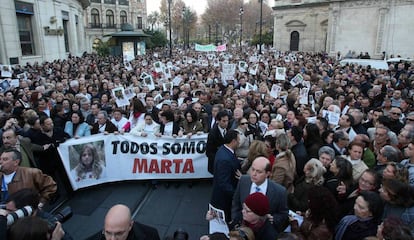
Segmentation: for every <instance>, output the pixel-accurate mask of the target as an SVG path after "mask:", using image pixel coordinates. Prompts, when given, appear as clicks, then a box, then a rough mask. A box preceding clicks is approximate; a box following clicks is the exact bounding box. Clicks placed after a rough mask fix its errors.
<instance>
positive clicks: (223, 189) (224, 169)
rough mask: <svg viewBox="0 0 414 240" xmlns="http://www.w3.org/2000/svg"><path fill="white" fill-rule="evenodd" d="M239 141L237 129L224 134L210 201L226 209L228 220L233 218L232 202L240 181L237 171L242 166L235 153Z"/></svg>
mask: <svg viewBox="0 0 414 240" xmlns="http://www.w3.org/2000/svg"><path fill="white" fill-rule="evenodd" d="M239 141H240V136H239V133H238V132H237V131H236V130H230V131H229V132H228V133H227V134H226V136H224V144H223V145H222V146H220V147H219V149H218V151H217V154H216V155H215V160H214V178H213V191H212V195H211V201H210V203H211V205H213V206H214V207H215V208H218V209H221V210H223V211H224V214H225V216H226V222H230V220H231V203H232V199H233V194H234V191H235V190H236V187H237V183H238V179H237V178H236V173H237V171H238V170H240V167H241V166H240V161H239V160H238V159H237V157H236V154H235V150H236V149H237V147H238V146H239Z"/></svg>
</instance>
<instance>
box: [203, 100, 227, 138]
mask: <svg viewBox="0 0 414 240" xmlns="http://www.w3.org/2000/svg"><path fill="white" fill-rule="evenodd" d="M221 111H223V105H222V104H214V106H213V108H212V109H211V115H210V116H208V118H207V124H206V126H207V129H206V132H209V131H210V130H211V129H212V128H214V126H216V125H217V114H218V113H219V112H221Z"/></svg>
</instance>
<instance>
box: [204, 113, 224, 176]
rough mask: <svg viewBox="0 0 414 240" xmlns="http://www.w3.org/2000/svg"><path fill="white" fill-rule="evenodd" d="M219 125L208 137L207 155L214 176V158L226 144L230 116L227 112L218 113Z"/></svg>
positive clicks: (210, 170)
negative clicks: (225, 136)
mask: <svg viewBox="0 0 414 240" xmlns="http://www.w3.org/2000/svg"><path fill="white" fill-rule="evenodd" d="M216 120H217V124H216V125H215V126H214V127H213V128H212V129H211V130H210V132H209V133H208V137H207V146H206V155H207V158H208V171H209V172H210V173H211V174H214V158H215V156H216V152H217V149H218V148H219V147H220V146H221V145H223V144H224V135H225V132H227V130H228V125H229V115H228V113H227V112H226V111H221V112H219V113H217V116H216Z"/></svg>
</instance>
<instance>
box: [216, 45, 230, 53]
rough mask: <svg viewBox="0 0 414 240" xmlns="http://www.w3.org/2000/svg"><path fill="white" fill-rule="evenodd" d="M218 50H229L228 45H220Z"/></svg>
mask: <svg viewBox="0 0 414 240" xmlns="http://www.w3.org/2000/svg"><path fill="white" fill-rule="evenodd" d="M216 50H217V52H224V51H226V50H227V46H226V44H223V45H219V46H217V49H216Z"/></svg>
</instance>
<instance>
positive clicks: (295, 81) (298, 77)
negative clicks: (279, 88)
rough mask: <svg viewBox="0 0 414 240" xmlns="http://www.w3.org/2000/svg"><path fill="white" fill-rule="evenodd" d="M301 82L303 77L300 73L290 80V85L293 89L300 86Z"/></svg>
mask: <svg viewBox="0 0 414 240" xmlns="http://www.w3.org/2000/svg"><path fill="white" fill-rule="evenodd" d="M302 82H303V76H302V74H300V73H298V74H296V76H295V77H294V78H292V79H291V80H290V84H291V85H292V86H293V87H294V86H296V85H298V84H300V83H302Z"/></svg>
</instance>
